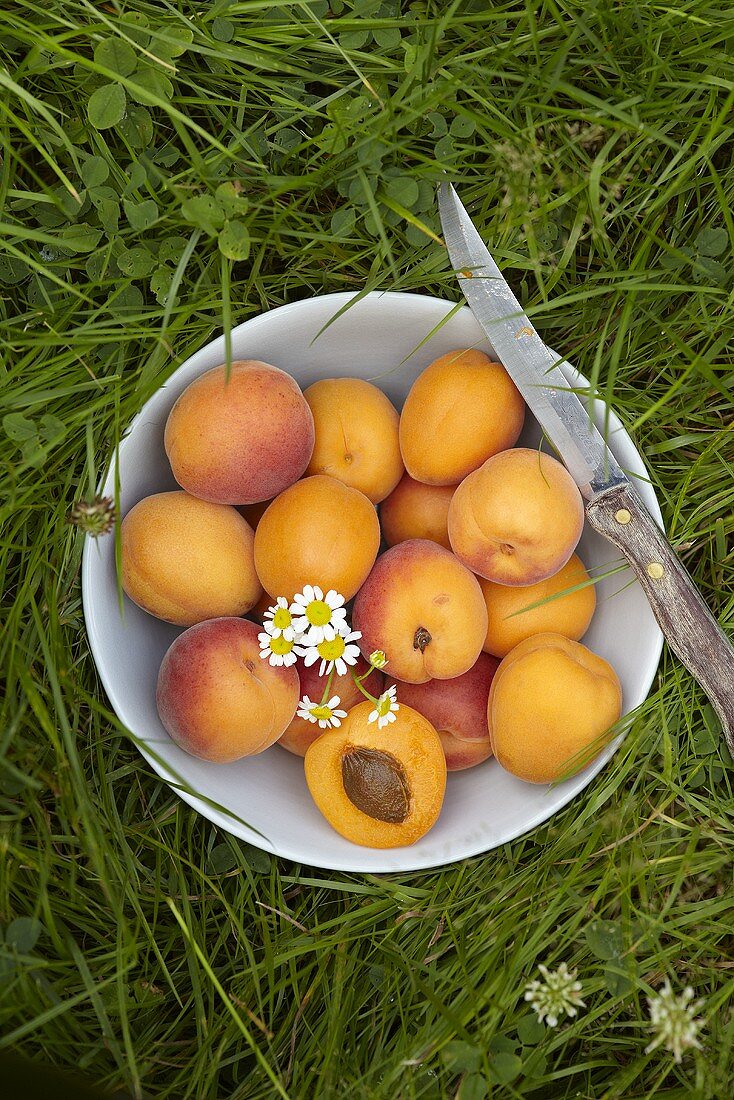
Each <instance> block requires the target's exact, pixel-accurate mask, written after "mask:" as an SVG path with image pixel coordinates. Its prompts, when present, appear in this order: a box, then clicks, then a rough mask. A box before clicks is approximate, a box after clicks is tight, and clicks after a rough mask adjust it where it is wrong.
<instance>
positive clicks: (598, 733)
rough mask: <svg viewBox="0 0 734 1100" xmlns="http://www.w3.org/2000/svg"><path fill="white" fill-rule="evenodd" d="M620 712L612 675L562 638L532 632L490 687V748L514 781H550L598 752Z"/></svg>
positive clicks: (582, 648)
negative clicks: (517, 779) (515, 777)
mask: <svg viewBox="0 0 734 1100" xmlns="http://www.w3.org/2000/svg"><path fill="white" fill-rule="evenodd" d="M621 713H622V688H621V686H620V683H619V680H618V679H617V675H616V673H615V671H614V669H613V668H612V667H611V665H609V664H608V663H607V662H606V661H605V660H604V659H603V658H602V657H599V656H597V654H596V653H592V652H591V650H590V649H587V648H586V646H584V645H582V644H581V643H580V642H573V641H571V640H570V639H569V638H564V636H563V635H562V634H551V633H548V634H535V635H533V637H532V638H526V639H525V641H523V642H520V643H519V644H518V645H516V646H515V648H514V649H511V650H510V652H509V653H508V654H507V656H506V657H505V658H504V660H503V661H502V662H501V664H500V666H499V668H498V669H497V672H496V673H495V676H494V679H493V681H492V686H491V688H490V691H489V702H488V704H487V720H488V724H489V737H490V742H491V744H492V750H493V752H494V755H495V756H496V757H497V760H498V762H499V763H500V764H501V765H502V767H503V768H505V770H506V771H508V772H510V773H511V774H512V775H516V776H517V777H518V778H519V779H524V780H526V781H527V782H528V783H552V782H553V781H554V780H556V779H560V778H565V777H567V776H569V775H572V774H575V772H578V771H580V770H581V769H582V768H584V767H586V765H587V764H588V763H590V761H591V760H592V759H593V758H594V757H595V756H597V755H598V753H599V752H601V750H602V748H604V745H605V744H606V743H607V740H608V738H607V737H605V734H606V733H607V731H608V730H609V728H610V727H611V726H613V725H614V723H615V722H616V721H617V719H618V718H619V716H620V714H621Z"/></svg>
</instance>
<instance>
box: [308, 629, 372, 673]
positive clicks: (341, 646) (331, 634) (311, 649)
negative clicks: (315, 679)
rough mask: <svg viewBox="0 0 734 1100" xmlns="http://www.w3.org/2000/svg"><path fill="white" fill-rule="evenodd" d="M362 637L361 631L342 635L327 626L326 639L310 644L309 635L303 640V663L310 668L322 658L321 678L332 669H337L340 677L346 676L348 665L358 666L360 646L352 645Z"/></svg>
mask: <svg viewBox="0 0 734 1100" xmlns="http://www.w3.org/2000/svg"><path fill="white" fill-rule="evenodd" d="M361 637H362V635H361V633H360V631H359V630H350V631H349V632H348V633H346V634H342V633H340V632H339V631H338V630H335V628H334V627H333V626H330V625H328V626H325V627H324V637H323V639H322V640H321V641H320V642H318V643H317V644H315V645H313V644H312V643H310V642H309V640H308V635H306V636H305V637H304V638H303V639H302V642H303V648H302V650H301V654H302V656H303V663H304V665H306V667H308V666H309V665H313V664H315V663H316V661H318V660H319V658H321V667H320V668H319V676H325V675H326V674H327V673H329V672H331V670H332V668H335V669H336V672H337V675H338V676H345V675H346V671H347V665H356V663H357V660H358V658H359V646H356V645H352V644H351V643H353V642H356V641H357V639H358V638H361Z"/></svg>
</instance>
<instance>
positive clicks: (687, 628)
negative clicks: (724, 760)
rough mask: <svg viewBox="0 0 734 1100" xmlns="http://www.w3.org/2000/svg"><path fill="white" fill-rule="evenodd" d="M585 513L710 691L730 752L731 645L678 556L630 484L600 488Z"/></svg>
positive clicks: (733, 704)
mask: <svg viewBox="0 0 734 1100" xmlns="http://www.w3.org/2000/svg"><path fill="white" fill-rule="evenodd" d="M586 515H587V517H588V520H589V523H590V524H591V526H592V527H593V528H594V529H595V530H596V531H599V533H600V534H602V535H604V536H605V537H606V538H608V539H609V540H610V541H611V542H613V543H614V544H615V546H618V547H619V549H620V550H621V551H622V553H623V554H624V556H625V557H626V558H627V560H628V561H629V563H630V565H631V566H632V568H633V569H634V571H635V573H636V574H637V578H638V580H639V582H640V584H641V585H642V587H643V589H644V591H645V595H646V596H647V598H648V600H649V601H650V606H651V608H652V610H653V613H654V615H655V618H656V619H657V621H658V623H659V624H660V629H661V630H662V632H663V634H664V635H665V638H666V641H667V642H668V645H669V646H670V648H671V649H672V650H673V652H674V653H676V654H677V655H678V657H679V658H680V660H681V661H682V662H683V664H684V665H685V667H686V668H687V669H688V671H689V672H690V673H691V675H692V676H693V677H694V678H695V679H696V680H697V681H698V683H699V684H700V685H701V687H702V688H703V690H704V691H705V692H706V694H707V695H708V697H709V700H710V702H711V705H712V707H713V708H714V710H715V711H716V713H717V714H718V716H719V718H720V719H721V726H722V729H723V733H724V737H725V738H726V743H727V745H728V747H729V751H730V752H731V753H732V755H734V649H732V646H731V642H730V641H729V639H728V638H727V636H726V634H724V632H723V630H722V629H721V627H720V626H719V624H718V623H717V621H716V619H715V618H714V617H713V615H712V614H711V612H710V611H709V609H708V607H707V606H706V604H705V603H704V600H703V597H702V596H701V593H700V592H699V591H698V589H697V588H696V585H695V584H694V583H693V581H692V580H691V578H690V576H689V574H688V572H687V571H686V569H685V567H684V566H683V564H682V562H681V561H680V560H679V559H678V557H677V556H676V554H675V551H674V550H673V548H672V546H671V545H670V543H669V542H668V540H667V539H666V537H665V535H664V534H663V532H662V531H661V530H660V528H659V527H658V525H657V524H656V522H655V520H654V519H653V518H652V516H651V515H650V513H649V512H648V510H647V508H646V507H645V505H644V504H643V503H642V501H641V500H640V498H639V497H638V495H637V493H636V492H635V491H634V489H633V488H632V487H631V486H629V485H617V486H614V487H613V488H611V489H607V490H605V491H604V492H602V493H600V494H599V496H598V497H596V498H595V499H594V500H592V501H591V502H590V503H589V504H587V506H586Z"/></svg>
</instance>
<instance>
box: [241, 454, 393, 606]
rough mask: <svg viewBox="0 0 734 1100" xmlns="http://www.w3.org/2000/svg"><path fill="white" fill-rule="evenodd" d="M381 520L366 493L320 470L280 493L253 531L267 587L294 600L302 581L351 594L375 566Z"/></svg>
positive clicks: (260, 572)
mask: <svg viewBox="0 0 734 1100" xmlns="http://www.w3.org/2000/svg"><path fill="white" fill-rule="evenodd" d="M379 546H380V524H379V522H378V519H377V512H376V511H375V507H374V505H373V504H372V503H371V502H370V501H369V500H368V499H367V497H366V496H365V495H364V493H360V492H359V490H357V489H352V488H350V486H348V485H344V484H343V483H342V482H341V481H337V480H336V478H333V477H327V476H326V475H325V474H316V475H314V476H313V477H306V478H304V479H303V481H298V482H296V484H295V485H291V487H290V488H289V489H286V490H285V492H283V493H281V494H280V496H278V497H276V498H275V500H274V501H273V503H272V504H271V505H270V507H269V508H268V509H267V511H266V512H265V514H264V515H263V517H262V519H261V520H260V522H259V524H258V526H257V531H256V532H255V567H256V569H257V573H258V576H259V578H260V582H261V584H262V586H263V588H264V589H265V591H266V592H272V593H274V594H275V595H276V596H285V597H287V599H289V600H292V599H293V597H294V595H295V594H296V592H300V591H301V590H302V589H303V587H304V585H306V584H315V585H319V586H320V587H321V588H322V589H323V590H324V592H328V590H329V589H330V588H335V589H336V591H337V592H340V593H341V594H342V596H344V598H345V599H346V600H349V599H351V598H352V596H353V595H354V594H355V592H356V591H357V589H358V588H359V587H360V585H361V584H362V583H363V582H364V580H365V579H366V577H367V575H368V573H369V571H370V569H371V568H372V566H373V564H374V561H375V558H376V557H377V551H378V549H379Z"/></svg>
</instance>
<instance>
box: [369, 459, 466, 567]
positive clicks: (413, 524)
mask: <svg viewBox="0 0 734 1100" xmlns="http://www.w3.org/2000/svg"><path fill="white" fill-rule="evenodd" d="M453 495H454V486H453V485H423V484H422V482H420V481H414V479H413V478H412V477H411V476H410V474H403V476H402V478H401V479H400V481H399V482H398V484H397V485H396V486H395V488H394V489H393V491H392V492H391V493H390V496H389V497H388V498H387V500H383V502H382V504H381V505H380V524H381V526H382V534H383V536H384V538H385V542H386V543H387V545H388V546H396V545H397V543H399V542H406V541H407V540H408V539H429V540H430V541H431V542H437V543H438V544H439V546H445V547H446V549H447V550H450V549H451V543H450V542H449V528H448V520H449V504H450V503H451V498H452V497H453Z"/></svg>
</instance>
